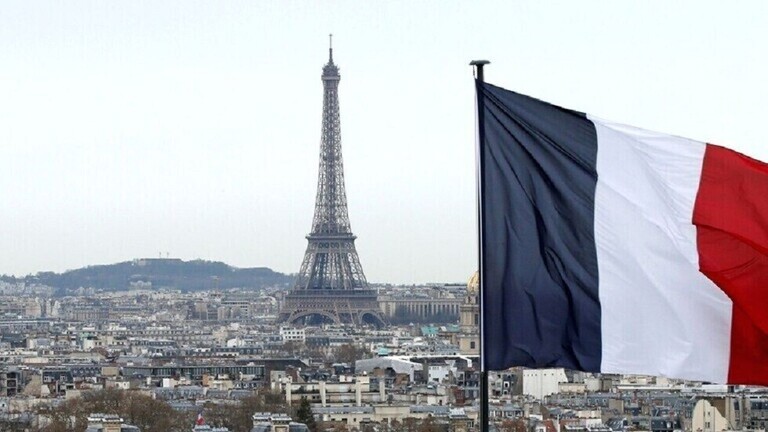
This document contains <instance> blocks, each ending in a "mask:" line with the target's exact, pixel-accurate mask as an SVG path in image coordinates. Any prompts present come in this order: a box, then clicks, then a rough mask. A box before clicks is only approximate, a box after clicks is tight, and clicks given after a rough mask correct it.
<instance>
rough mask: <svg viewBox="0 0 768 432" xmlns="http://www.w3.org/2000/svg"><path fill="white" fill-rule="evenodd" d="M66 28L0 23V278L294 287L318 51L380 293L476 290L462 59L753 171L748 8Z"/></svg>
mask: <svg viewBox="0 0 768 432" xmlns="http://www.w3.org/2000/svg"><path fill="white" fill-rule="evenodd" d="M77 5H78V6H79V7H72V6H70V5H63V4H61V3H55V2H41V3H35V4H29V3H27V2H8V3H6V4H5V5H4V10H3V13H2V14H0V40H3V41H5V43H4V44H2V45H1V46H0V95H2V98H1V99H0V118H3V119H4V120H3V121H1V122H0V142H2V143H3V146H2V148H3V153H2V157H0V196H2V197H3V198H4V200H5V203H6V205H5V208H4V211H3V212H2V215H0V238H2V239H4V244H3V246H2V248H0V263H2V264H0V273H7V274H15V275H24V274H28V273H35V272H38V271H58V272H60V271H63V270H66V269H72V268H79V267H82V266H85V265H91V264H101V263H112V262H120V261H128V260H131V259H133V258H139V257H155V256H157V255H158V253H162V254H163V256H165V254H166V253H169V254H170V256H172V257H178V258H182V259H185V260H186V259H195V258H200V259H207V260H216V261H223V262H226V263H228V264H231V265H235V266H238V267H253V266H266V267H270V268H272V269H274V270H276V271H280V272H283V273H294V272H296V269H297V266H298V265H299V264H300V262H301V257H302V254H303V252H304V250H305V247H306V239H305V235H306V234H308V233H309V231H310V228H311V216H312V207H313V204H314V197H315V187H316V184H317V169H318V167H317V153H318V144H319V136H320V121H321V112H320V109H319V107H320V101H321V99H322V91H321V87H320V74H321V69H322V65H323V64H324V62H325V60H326V56H327V44H328V40H327V34H328V33H333V34H334V35H335V37H334V57H335V60H336V62H337V63H338V65H339V66H340V68H341V76H342V80H343V81H344V86H343V88H342V90H341V91H340V106H341V113H342V117H343V118H342V140H343V145H344V153H345V165H346V166H345V168H346V175H347V193H348V196H349V207H350V213H351V214H352V216H351V224H352V229H353V231H354V232H355V234H356V235H357V236H358V240H357V242H356V246H357V248H358V252H359V255H360V260H361V263H362V265H363V267H364V268H365V270H366V274H367V276H368V279H369V280H372V281H376V282H392V283H420V282H431V281H463V280H466V279H467V278H468V277H469V276H470V275H471V274H472V273H473V272H474V270H475V268H476V243H475V235H476V232H475V229H476V228H475V176H474V165H475V161H474V152H475V150H474V145H475V143H474V136H475V131H474V110H475V107H474V95H473V86H472V78H471V73H472V72H471V69H470V68H469V66H468V65H467V63H468V62H469V61H470V60H472V59H475V58H488V59H489V60H491V61H492V64H491V65H490V66H489V67H488V68H487V69H486V79H487V80H488V81H489V82H491V83H494V84H497V85H500V86H503V87H507V88H510V89H514V90H517V91H520V92H523V93H527V94H530V95H532V96H535V97H539V98H542V99H545V100H549V101H551V102H554V103H557V104H560V105H563V106H567V107H569V108H574V109H578V110H582V111H586V112H591V113H595V114H596V115H599V116H601V117H606V118H610V119H612V120H616V121H619V122H623V123H628V124H635V125H638V126H642V127H645V128H649V129H654V130H660V131H665V132H670V133H673V134H676V135H681V136H689V137H691V138H696V139H701V140H705V141H711V142H714V143H719V144H724V145H728V146H730V147H732V148H734V149H736V150H739V151H742V152H745V153H746V154H748V155H750V156H753V157H756V158H758V159H762V160H766V159H768V146H765V145H764V144H763V142H765V139H766V137H765V133H764V131H763V130H762V128H761V127H760V125H761V121H762V115H761V114H762V113H763V112H764V111H765V102H764V101H765V100H768V83H766V82H765V80H764V79H763V77H764V76H766V74H768V64H766V62H765V60H763V59H762V58H760V56H759V55H757V53H758V51H757V50H756V47H757V46H759V44H760V41H764V40H768V29H766V28H764V26H763V25H762V22H761V17H763V16H765V13H766V12H768V10H767V8H768V7H767V6H766V5H765V4H763V3H759V2H751V3H749V2H745V3H739V4H737V5H722V4H718V3H715V2H681V3H675V4H668V3H662V2H651V3H648V2H626V3H624V2H623V3H622V4H620V5H619V4H612V3H608V2H605V3H604V2H592V3H589V4H586V5H571V4H568V3H566V4H558V5H555V4H552V5H540V4H537V3H518V4H507V3H506V2H498V3H496V2H488V3H484V4H481V5H469V4H463V3H460V2H441V3H440V4H439V6H438V5H437V4H436V3H423V4H411V3H409V2H388V3H384V4H378V3H365V4H362V5H361V4H356V3H354V2H338V3H333V4H324V5H319V4H315V3H311V2H295V3H283V2H281V3H269V2H265V3H258V4H251V3H247V2H230V3H226V4H223V5H222V4H215V5H214V4H213V3H205V2H198V3H187V2H185V3H183V5H182V3H180V2H164V3H149V2H148V3H141V2H138V3H130V4H128V3H126V4H109V5H107V4H101V3H98V2H79V3H77ZM490 11H493V13H491V12H490ZM478 23H482V24H478ZM628 101H629V102H628Z"/></svg>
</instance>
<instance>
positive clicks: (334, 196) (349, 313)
mask: <svg viewBox="0 0 768 432" xmlns="http://www.w3.org/2000/svg"><path fill="white" fill-rule="evenodd" d="M340 80H341V75H340V74H339V68H338V66H336V64H335V63H334V62H333V46H331V47H330V48H329V58H328V63H327V64H326V65H325V66H323V74H322V81H323V124H322V135H321V142H320V169H319V172H318V180H317V195H316V197H315V214H314V218H313V220H312V232H311V233H310V234H309V235H308V236H307V250H306V252H305V253H304V260H303V261H302V263H301V268H300V269H299V274H298V276H297V277H296V282H295V284H294V286H293V289H291V291H290V292H289V293H288V294H287V295H286V297H285V300H284V302H283V306H282V308H281V310H280V317H279V321H281V322H286V323H313V322H321V321H326V322H333V323H336V324H356V325H362V324H373V325H376V326H383V325H385V324H386V321H385V320H384V318H383V316H382V314H381V312H380V309H379V303H378V299H377V295H376V291H374V290H372V289H370V288H369V286H368V282H367V280H366V279H365V274H364V273H363V267H362V266H361V265H360V258H359V257H358V255H357V250H356V249H355V239H356V237H355V235H354V234H352V228H351V226H350V223H349V212H348V209H347V193H346V190H345V187H344V164H343V160H342V155H341V116H340V114H339V94H338V88H339V81H340Z"/></svg>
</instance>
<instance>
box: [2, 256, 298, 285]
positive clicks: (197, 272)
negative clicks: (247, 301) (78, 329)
mask: <svg viewBox="0 0 768 432" xmlns="http://www.w3.org/2000/svg"><path fill="white" fill-rule="evenodd" d="M1 279H2V280H3V281H5V282H26V283H30V284H31V283H38V284H43V285H48V286H51V287H53V288H55V289H57V291H59V292H61V291H64V292H66V291H69V290H73V289H77V288H80V287H85V288H96V289H102V290H106V291H123V290H127V289H130V288H131V287H145V288H149V287H151V288H154V289H157V288H172V289H179V290H182V291H197V290H206V289H213V288H216V287H218V288H219V289H228V288H265V287H273V286H278V287H279V286H285V287H288V286H290V284H291V283H292V282H293V277H292V276H288V275H285V274H283V273H278V272H275V271H272V270H271V269H268V268H266V267H254V268H236V267H232V266H229V265H227V264H225V263H222V262H215V261H203V260H194V261H182V260H180V259H173V258H165V259H164V258H145V259H136V260H133V261H126V262H121V263H117V264H108V265H96V266H88V267H84V268H80V269H76V270H68V271H66V272H64V273H53V272H41V273H37V274H36V275H31V276H26V277H24V278H15V277H9V276H3V277H2V278H1Z"/></svg>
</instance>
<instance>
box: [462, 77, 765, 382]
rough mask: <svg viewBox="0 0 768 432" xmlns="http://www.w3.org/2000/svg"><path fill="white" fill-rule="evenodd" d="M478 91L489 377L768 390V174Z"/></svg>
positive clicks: (518, 98)
mask: <svg viewBox="0 0 768 432" xmlns="http://www.w3.org/2000/svg"><path fill="white" fill-rule="evenodd" d="M476 85H477V101H478V124H479V128H478V129H479V146H478V158H479V188H480V190H479V196H480V209H479V210H480V252H481V253H480V255H481V258H480V266H481V283H482V285H481V287H482V292H481V296H482V300H481V301H482V303H481V310H482V312H481V316H482V318H481V320H482V323H481V324H482V328H483V335H482V361H483V365H484V367H485V368H486V370H500V369H505V368H508V367H511V366H526V367H565V368H570V369H576V370H583V371H591V372H602V373H621V374H643V375H657V376H667V377H671V378H682V379H689V380H697V381H706V382H715V383H731V384H768V165H766V164H765V163H762V162H759V161H757V160H754V159H751V158H749V157H747V156H744V155H742V154H739V153H737V152H734V151H732V150H728V149H726V148H723V147H720V146H716V145H712V144H706V143H702V142H697V141H693V140H690V139H685V138H680V137H676V136H670V135H665V134H661V133H656V132H650V131H647V130H642V129H638V128H635V127H631V126H625V125H621V124H616V123H612V122H609V121H605V120H601V119H598V118H594V117H592V116H589V115H586V114H583V113H580V112H576V111H572V110H568V109H564V108H560V107H557V106H554V105H551V104H548V103H545V102H542V101H539V100H537V99H534V98H531V97H528V96H524V95H521V94H518V93H514V92H511V91H508V90H505V89H502V88H499V87H496V86H493V85H491V84H488V83H485V82H482V81H477V83H476Z"/></svg>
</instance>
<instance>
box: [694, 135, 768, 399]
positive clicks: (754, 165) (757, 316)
mask: <svg viewBox="0 0 768 432" xmlns="http://www.w3.org/2000/svg"><path fill="white" fill-rule="evenodd" d="M693 223H694V224H695V225H696V227H697V248H698V252H699V268H700V270H701V272H702V273H704V274H705V275H706V276H707V277H708V278H710V279H711V280H712V281H713V282H715V284H717V286H719V287H720V289H722V290H723V291H724V292H725V293H726V294H727V295H728V297H730V298H731V300H732V301H733V320H732V324H731V355H730V367H729V372H728V382H729V383H734V384H736V383H746V382H749V383H762V384H768V367H766V365H768V164H765V163H763V162H760V161H756V160H754V159H751V158H749V157H747V156H744V155H742V154H740V153H737V152H734V151H732V150H728V149H726V148H723V147H720V146H716V145H711V144H709V145H707V149H706V153H705V154H704V164H703V168H702V174H701V183H700V185H699V191H698V195H697V196H696V205H695V207H694V213H693Z"/></svg>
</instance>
